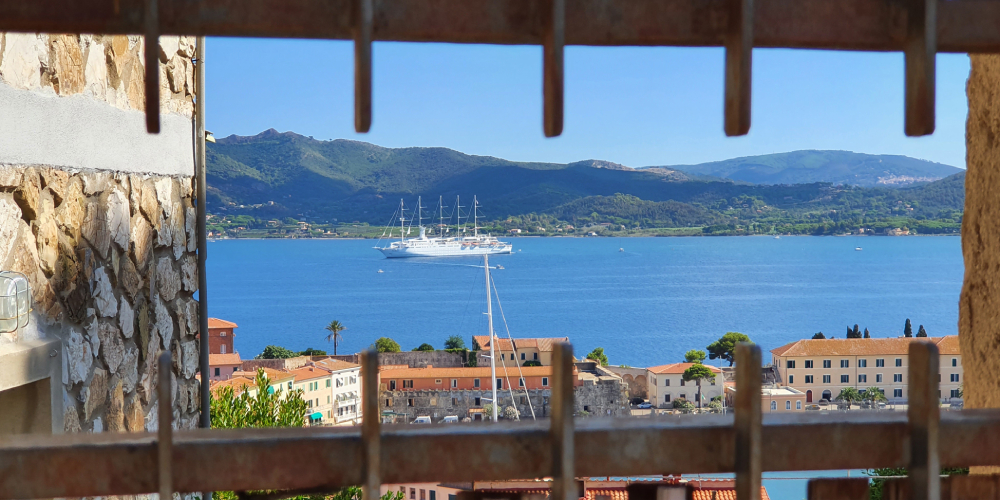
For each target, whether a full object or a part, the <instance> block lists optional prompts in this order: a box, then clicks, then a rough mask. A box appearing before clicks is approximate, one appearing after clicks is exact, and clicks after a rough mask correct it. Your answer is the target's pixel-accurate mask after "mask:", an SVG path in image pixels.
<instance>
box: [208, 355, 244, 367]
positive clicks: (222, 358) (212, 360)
mask: <svg viewBox="0 0 1000 500" xmlns="http://www.w3.org/2000/svg"><path fill="white" fill-rule="evenodd" d="M208 364H209V366H215V365H241V364H243V360H241V359H240V355H239V354H238V353H235V352H232V353H228V354H209V355H208Z"/></svg>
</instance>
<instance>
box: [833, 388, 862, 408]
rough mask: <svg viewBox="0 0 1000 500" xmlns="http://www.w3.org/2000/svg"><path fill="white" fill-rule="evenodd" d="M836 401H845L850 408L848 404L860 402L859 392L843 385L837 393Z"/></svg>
mask: <svg viewBox="0 0 1000 500" xmlns="http://www.w3.org/2000/svg"><path fill="white" fill-rule="evenodd" d="M837 401H841V402H844V403H847V404H848V409H850V405H852V404H854V403H860V402H861V393H860V392H858V390H857V389H855V388H853V387H845V388H843V389H841V390H840V394H838V395H837Z"/></svg>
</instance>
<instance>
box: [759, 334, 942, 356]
mask: <svg viewBox="0 0 1000 500" xmlns="http://www.w3.org/2000/svg"><path fill="white" fill-rule="evenodd" d="M910 342H934V343H935V344H937V346H938V349H939V350H940V351H941V354H951V355H955V354H961V352H960V351H959V346H958V336H957V335H950V336H947V337H926V338H921V337H896V338H890V339H817V340H813V339H806V340H798V341H795V342H792V343H791V344H785V345H783V346H781V347H779V348H777V349H772V350H771V354H773V355H775V356H877V355H880V354H881V355H902V354H908V353H909V349H910Z"/></svg>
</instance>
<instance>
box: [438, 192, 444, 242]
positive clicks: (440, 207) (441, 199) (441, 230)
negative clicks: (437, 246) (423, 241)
mask: <svg viewBox="0 0 1000 500" xmlns="http://www.w3.org/2000/svg"><path fill="white" fill-rule="evenodd" d="M438 211H439V214H440V215H439V216H438V217H439V219H438V233H439V234H440V235H441V237H442V238H444V196H441V195H438Z"/></svg>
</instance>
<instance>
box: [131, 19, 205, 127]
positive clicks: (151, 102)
mask: <svg viewBox="0 0 1000 500" xmlns="http://www.w3.org/2000/svg"><path fill="white" fill-rule="evenodd" d="M144 23H145V32H144V33H143V34H144V35H145V46H146V50H145V56H146V81H145V83H146V132H148V133H150V134H159V133H160V7H159V3H158V2H157V0H146V12H145V19H144ZM199 97H201V96H199Z"/></svg>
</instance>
